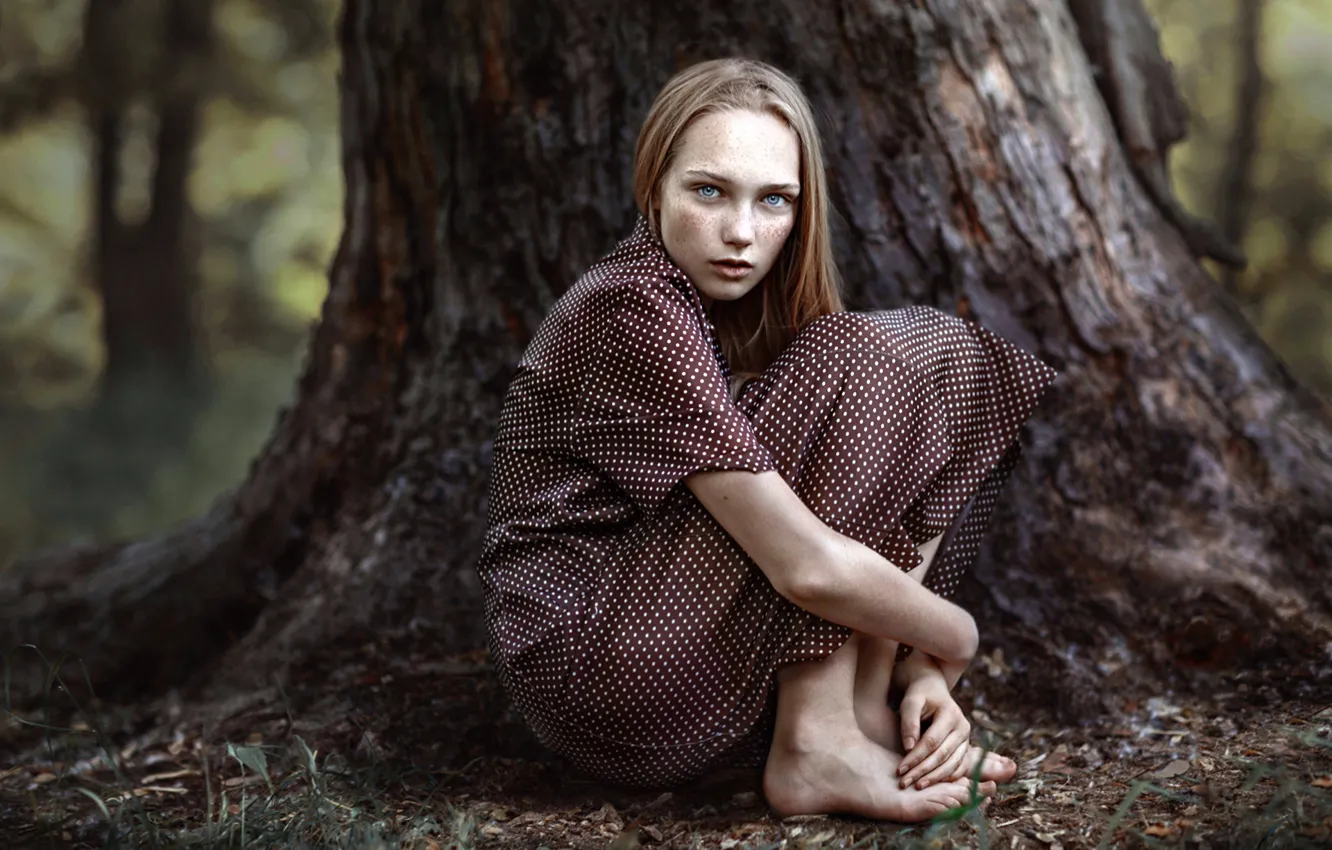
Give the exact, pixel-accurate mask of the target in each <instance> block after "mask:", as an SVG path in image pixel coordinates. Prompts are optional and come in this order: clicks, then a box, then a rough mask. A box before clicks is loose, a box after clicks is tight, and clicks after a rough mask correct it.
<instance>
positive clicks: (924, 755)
mask: <svg viewBox="0 0 1332 850" xmlns="http://www.w3.org/2000/svg"><path fill="white" fill-rule="evenodd" d="M936 670H937V668H936ZM901 713H902V746H903V747H904V748H905V749H906V751H907V753H906V755H905V756H904V757H903V758H902V763H901V765H900V766H899V767H898V771H897V772H898V774H899V775H901V777H902V779H901V782H902V787H903V788H908V787H910V786H911V785H913V784H916V787H917V788H926V787H928V786H930V785H935V784H937V783H939V782H947V781H949V780H952V779H957V778H959V776H960V775H961V771H962V764H963V762H964V761H965V759H966V756H967V749H968V747H969V746H970V744H971V723H970V721H968V720H967V718H966V715H964V714H963V713H962V709H961V707H960V706H958V704H957V702H955V701H954V700H953V697H952V695H951V694H950V693H949V692H948V682H947V680H946V679H945V678H944V675H943V673H941V672H925V673H922V674H921V675H919V676H917V677H916V678H915V679H913V681H912V682H911V683H910V684H909V685H907V688H906V693H905V694H904V695H903V696H902V706H901ZM926 718H930V719H931V720H930V728H929V730H928V731H926V732H925V734H924V735H921V733H920V727H921V721H923V720H925V719H926Z"/></svg>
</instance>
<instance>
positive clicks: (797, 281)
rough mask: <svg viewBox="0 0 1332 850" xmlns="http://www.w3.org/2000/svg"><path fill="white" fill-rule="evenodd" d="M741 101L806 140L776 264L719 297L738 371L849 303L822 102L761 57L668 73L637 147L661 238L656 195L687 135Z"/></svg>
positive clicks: (646, 199) (638, 168) (639, 191)
mask: <svg viewBox="0 0 1332 850" xmlns="http://www.w3.org/2000/svg"><path fill="white" fill-rule="evenodd" d="M731 110H744V111H750V112H759V113H768V114H771V115H773V116H775V117H777V118H779V119H781V120H782V121H784V122H786V124H787V126H789V127H790V128H791V129H792V130H793V131H794V132H795V134H796V138H797V139H798V140H799V142H800V199H799V200H798V201H797V207H796V221H795V226H794V228H792V231H791V235H790V236H788V237H787V239H786V244H785V245H783V246H782V251H781V254H780V255H778V258H777V262H776V263H774V264H773V268H772V271H770V272H769V273H768V275H767V277H766V278H765V279H764V280H763V281H762V282H761V283H760V284H759V285H758V286H756V287H754V288H753V289H751V290H750V291H749V292H748V293H746V294H745V295H744V296H743V297H741V298H738V299H736V300H735V301H716V302H714V304H713V307H712V322H713V325H714V326H715V327H716V328H717V335H718V337H719V338H720V339H721V344H722V351H723V353H724V354H725V355H726V360H727V362H728V363H729V364H730V366H731V369H732V371H733V372H737V373H749V374H754V373H758V372H761V371H762V370H763V369H764V368H766V367H767V366H768V364H770V363H771V362H772V361H773V359H774V358H776V356H777V355H778V354H779V353H780V352H781V350H782V349H783V348H785V347H786V346H787V344H788V343H790V341H791V339H792V338H793V337H794V336H795V334H796V331H798V330H799V329H800V328H802V327H804V326H805V325H806V324H808V323H809V322H811V321H813V320H814V319H816V318H818V317H819V316H824V315H827V314H828V313H839V312H841V311H842V310H843V309H845V308H844V307H843V306H842V296H841V292H840V284H839V279H838V274H837V265H836V263H835V262H834V260H833V255H832V244H831V238H830V236H829V232H828V188H827V177H826V175H825V173H824V165H823V147H822V145H821V144H820V143H819V133H818V127H817V126H816V125H815V123H814V112H813V110H812V109H811V108H810V106H809V101H808V100H807V99H806V98H805V95H804V93H803V92H802V91H801V90H800V86H799V84H797V83H796V82H795V80H793V79H791V78H790V77H789V76H787V75H786V74H784V73H782V72H781V71H779V70H777V69H776V68H774V67H772V66H771V65H767V64H765V63H763V62H759V61H756V60H753V59H738V58H729V59H713V60H710V61H707V62H700V63H698V64H697V65H692V66H690V67H688V68H686V69H684V70H683V71H680V72H679V73H677V74H676V75H675V76H673V77H671V79H670V80H669V81H667V83H666V85H665V87H663V88H662V90H661V92H660V93H659V94H658V95H657V99H656V100H655V101H653V103H652V108H651V109H650V110H649V111H648V115H647V118H646V119H645V120H644V122H643V129H642V130H641V131H640V132H639V134H638V145H637V148H636V149H635V151H634V201H635V203H637V205H638V209H639V212H641V213H642V214H643V215H644V217H645V218H646V219H647V221H648V224H649V225H650V226H651V228H652V232H653V233H655V234H656V235H657V237H658V239H660V238H661V230H660V227H659V225H658V222H657V211H656V208H655V204H656V201H657V197H658V192H659V191H660V189H661V181H662V179H663V178H664V177H665V175H666V171H667V169H668V167H669V165H670V161H671V157H672V155H673V154H674V153H675V150H676V148H677V147H678V145H679V143H680V139H681V137H682V136H683V135H684V132H685V130H687V129H688V128H689V126H690V124H692V123H693V122H694V121H695V120H697V119H698V118H699V117H700V116H702V115H707V114H710V113H715V112H724V111H731Z"/></svg>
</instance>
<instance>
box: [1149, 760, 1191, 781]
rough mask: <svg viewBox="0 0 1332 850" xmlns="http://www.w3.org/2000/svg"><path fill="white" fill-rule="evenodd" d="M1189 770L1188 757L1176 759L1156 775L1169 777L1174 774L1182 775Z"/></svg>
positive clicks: (1163, 777)
mask: <svg viewBox="0 0 1332 850" xmlns="http://www.w3.org/2000/svg"><path fill="white" fill-rule="evenodd" d="M1188 771H1189V760H1188V759H1175V760H1174V761H1172V762H1171V763H1170V764H1168V765H1166V766H1165V767H1163V768H1161V769H1160V770H1158V771H1157V772H1156V775H1157V776H1159V777H1161V778H1162V779H1169V778H1170V777H1172V776H1181V775H1183V774H1185V773H1188Z"/></svg>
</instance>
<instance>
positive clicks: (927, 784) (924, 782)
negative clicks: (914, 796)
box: [920, 779, 930, 791]
mask: <svg viewBox="0 0 1332 850" xmlns="http://www.w3.org/2000/svg"><path fill="white" fill-rule="evenodd" d="M928 787H930V780H928V779H922V780H921V781H920V788H921V790H922V791H923V790H925V789H926V788H928Z"/></svg>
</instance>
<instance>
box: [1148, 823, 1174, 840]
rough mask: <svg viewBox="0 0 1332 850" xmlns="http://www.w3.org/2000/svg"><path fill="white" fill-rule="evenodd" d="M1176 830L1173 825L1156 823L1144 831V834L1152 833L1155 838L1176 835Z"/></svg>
mask: <svg viewBox="0 0 1332 850" xmlns="http://www.w3.org/2000/svg"><path fill="white" fill-rule="evenodd" d="M1175 832H1176V830H1175V828H1174V827H1173V826H1170V825H1169V824H1164V823H1154V824H1152V825H1151V826H1149V827H1147V828H1146V829H1144V830H1143V831H1142V833H1143V835H1150V836H1152V837H1153V838H1164V837H1165V836H1167V835H1174V834H1175Z"/></svg>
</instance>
